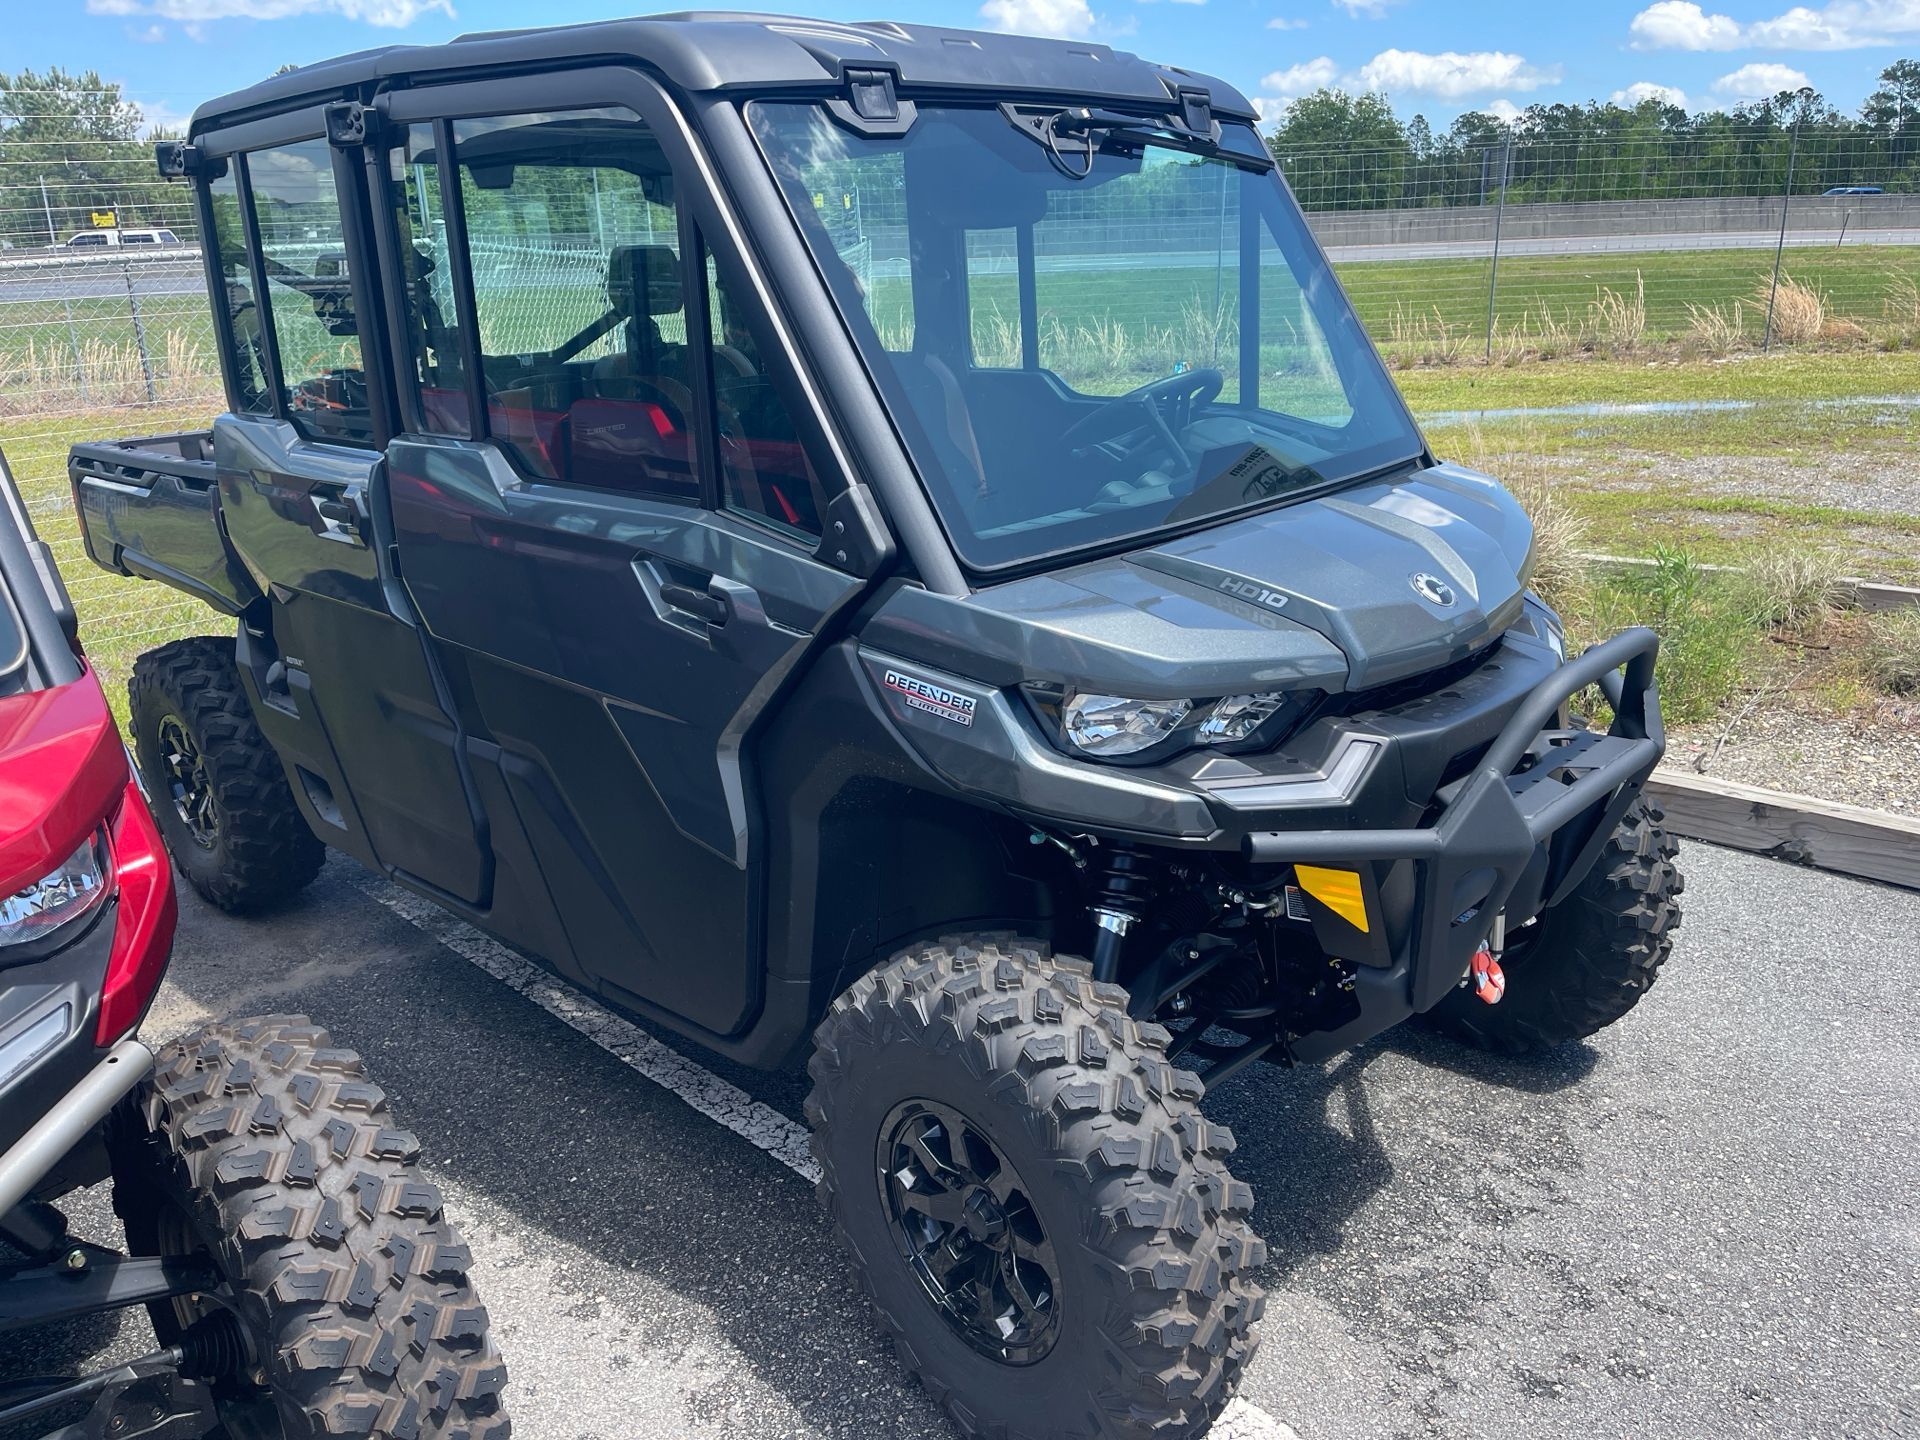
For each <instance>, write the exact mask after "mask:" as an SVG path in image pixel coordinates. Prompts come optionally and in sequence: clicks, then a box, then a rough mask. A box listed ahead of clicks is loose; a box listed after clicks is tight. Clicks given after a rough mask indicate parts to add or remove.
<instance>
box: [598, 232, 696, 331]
mask: <svg viewBox="0 0 1920 1440" xmlns="http://www.w3.org/2000/svg"><path fill="white" fill-rule="evenodd" d="M607 298H608V299H609V300H610V301H612V302H613V305H614V307H615V308H616V309H619V310H624V311H625V312H626V313H627V314H629V315H677V314H678V313H679V312H680V309H681V306H682V304H683V303H684V302H683V301H682V300H681V298H680V257H679V256H678V255H676V254H674V253H673V248H672V247H671V246H669V245H616V246H614V247H613V253H612V254H610V255H609V256H608V257H607Z"/></svg>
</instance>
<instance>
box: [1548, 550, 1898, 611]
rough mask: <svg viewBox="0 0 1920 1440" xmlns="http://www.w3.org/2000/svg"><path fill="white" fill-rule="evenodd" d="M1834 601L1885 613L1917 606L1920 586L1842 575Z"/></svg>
mask: <svg viewBox="0 0 1920 1440" xmlns="http://www.w3.org/2000/svg"><path fill="white" fill-rule="evenodd" d="M1579 558H1580V559H1582V560H1584V561H1586V562H1587V563H1588V564H1589V565H1595V566H1598V567H1599V568H1600V569H1602V570H1650V569H1652V568H1653V567H1654V566H1655V565H1657V564H1658V563H1659V562H1658V561H1657V560H1648V559H1645V558H1644V557H1642V556H1639V555H1594V554H1588V555H1582V556H1580V557H1579ZM1700 569H1702V570H1718V571H1722V572H1725V573H1727V574H1738V573H1739V570H1740V567H1739V566H1738V565H1702V566H1700ZM1833 588H1834V600H1835V601H1836V602H1837V603H1838V604H1840V605H1844V606H1848V607H1850V608H1852V609H1855V610H1866V611H1869V612H1872V613H1875V614H1886V613H1888V612H1890V611H1894V610H1911V609H1920V589H1915V588H1914V587H1913V586H1911V585H1883V584H1881V583H1880V582H1879V581H1878V580H1857V579H1855V578H1854V577H1852V576H1851V575H1843V576H1841V577H1840V579H1838V580H1836V581H1834V586H1833Z"/></svg>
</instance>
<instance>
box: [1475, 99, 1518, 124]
mask: <svg viewBox="0 0 1920 1440" xmlns="http://www.w3.org/2000/svg"><path fill="white" fill-rule="evenodd" d="M1480 113H1481V114H1483V115H1491V116H1493V118H1494V119H1496V120H1498V121H1499V122H1500V123H1501V124H1503V125H1511V124H1513V122H1514V121H1516V120H1518V119H1519V118H1520V107H1519V106H1518V105H1516V104H1514V103H1513V102H1512V101H1511V100H1495V101H1494V102H1493V103H1492V104H1490V105H1482V106H1481V107H1480Z"/></svg>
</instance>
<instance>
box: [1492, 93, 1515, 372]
mask: <svg viewBox="0 0 1920 1440" xmlns="http://www.w3.org/2000/svg"><path fill="white" fill-rule="evenodd" d="M1489 153H1491V152H1489ZM1512 173H1513V134H1512V132H1511V131H1509V132H1508V134H1507V143H1506V145H1505V146H1504V147H1503V148H1502V149H1501V151H1500V199H1499V201H1498V202H1497V203H1496V204H1495V205H1494V210H1493V268H1492V269H1491V270H1490V271H1489V272H1488V273H1487V359H1488V361H1489V362H1491V361H1492V359H1493V324H1494V317H1493V307H1494V302H1495V300H1496V299H1497V298H1498V297H1499V294H1500V222H1501V220H1502V219H1504V218H1505V217H1506V213H1507V177H1508V176H1510V175H1511V174H1512Z"/></svg>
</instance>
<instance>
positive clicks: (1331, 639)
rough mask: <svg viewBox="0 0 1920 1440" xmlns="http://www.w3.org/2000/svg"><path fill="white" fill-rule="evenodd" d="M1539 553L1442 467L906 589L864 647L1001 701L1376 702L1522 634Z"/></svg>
mask: <svg viewBox="0 0 1920 1440" xmlns="http://www.w3.org/2000/svg"><path fill="white" fill-rule="evenodd" d="M1532 539H1533V529H1532V526H1531V524H1530V523H1529V522H1528V520H1527V517H1526V514H1525V512H1523V511H1522V510H1521V509H1520V507H1519V505H1518V504H1516V503H1515V501H1514V500H1513V498H1512V497H1511V496H1509V495H1508V494H1507V493H1506V491H1504V490H1503V489H1502V488H1501V487H1500V486H1499V485H1498V484H1496V483H1495V482H1494V481H1492V480H1490V479H1488V478H1487V477H1485V476H1483V475H1476V474H1474V473H1473V472H1472V471H1468V470H1463V469H1460V468H1458V467H1455V466H1448V465H1441V466H1435V467H1432V468H1429V469H1426V470H1422V471H1419V472H1418V473H1416V474H1413V475H1411V476H1404V477H1401V478H1399V479H1396V480H1392V481H1377V482H1373V483H1370V484H1366V485H1358V486H1353V487H1350V488H1348V489H1345V490H1341V491H1338V492H1336V493H1334V494H1331V495H1323V496H1320V497H1319V498H1317V499H1312V500H1304V501H1301V502H1299V503H1298V504H1294V505H1287V506H1283V507H1281V508H1279V509H1275V510H1270V511H1266V512H1264V513H1262V514H1258V515H1249V516H1245V517H1243V518H1241V519H1237V520H1229V521H1226V522H1224V523H1222V524H1219V525H1215V526H1211V527H1209V528H1208V529H1205V530H1201V531H1198V532H1196V533H1194V534H1191V535H1185V536H1181V537H1179V538H1176V539H1170V540H1166V541H1163V542H1161V543H1159V544H1155V545H1151V546H1148V547H1145V548H1143V549H1139V550H1135V551H1131V552H1129V553H1127V554H1125V555H1117V556H1112V557H1109V558H1107V559H1103V560H1097V561H1092V562H1089V563H1086V564H1083V565H1076V566H1073V567H1071V568H1068V569H1064V570H1061V571H1058V572H1056V573H1054V574H1050V575H1040V576H1034V577H1031V578H1028V579H1025V580H1017V581H1012V582H1009V583H1007V584H1005V585H997V586H994V587H992V588H990V589H987V590H982V591H980V592H978V593H976V594H974V595H971V596H936V595H931V594H929V593H928V592H926V591H913V590H902V591H900V592H898V593H897V594H896V595H895V596H894V597H893V598H892V600H890V601H889V602H888V604H887V605H886V606H885V607H883V608H882V610H881V611H880V612H879V614H878V615H876V617H875V619H874V622H873V623H872V624H871V625H870V626H869V629H868V631H867V633H866V637H865V638H866V639H867V641H868V643H870V644H873V645H877V646H880V647H882V648H886V649H889V650H892V651H894V652H895V653H898V654H901V655H903V656H908V657H911V658H918V659H921V660H924V661H926V662H927V663H928V664H931V665H938V666H940V667H941V668H943V669H946V670H948V671H950V672H953V673H957V674H963V675H972V676H975V677H977V678H978V679H981V680H983V681H988V682H990V683H993V684H997V685H1009V684H1017V683H1019V682H1021V681H1023V680H1057V681H1066V682H1071V683H1074V684H1077V685H1079V686H1080V687H1082V688H1094V687H1098V688H1100V689H1103V690H1110V691H1111V692H1112V693H1115V694H1125V695H1134V696H1138V697H1142V698H1153V697H1163V696H1173V695H1179V696H1200V695H1218V694H1232V693H1237V692H1240V691H1245V690H1249V689H1287V688H1297V687H1303V686H1311V687H1313V688H1317V689H1324V690H1330V691H1337V690H1359V689H1367V688H1371V687H1373V686H1376V685H1383V684H1388V683H1390V682H1392V681H1395V680H1399V679H1403V678H1405V677H1407V676H1410V675H1417V674H1420V673H1422V672H1424V671H1427V670H1433V669H1437V668H1439V667H1440V666H1443V665H1446V664H1448V663H1450V662H1451V661H1454V660H1457V659H1460V658H1462V657H1464V656H1466V655H1468V654H1470V653H1472V652H1473V651H1475V650H1478V649H1480V648H1481V647H1482V646H1484V645H1486V644H1487V643H1488V642H1490V641H1491V640H1493V639H1494V638H1495V637H1497V636H1498V635H1499V634H1500V633H1501V632H1502V631H1504V630H1505V629H1506V628H1507V627H1508V626H1509V625H1511V624H1512V623H1513V621H1514V620H1515V618H1516V617H1517V616H1518V615H1519V613H1520V610H1521V607H1522V604H1523V599H1524V595H1525V591H1526V581H1527V573H1528V569H1529V562H1530V558H1531V547H1532Z"/></svg>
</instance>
